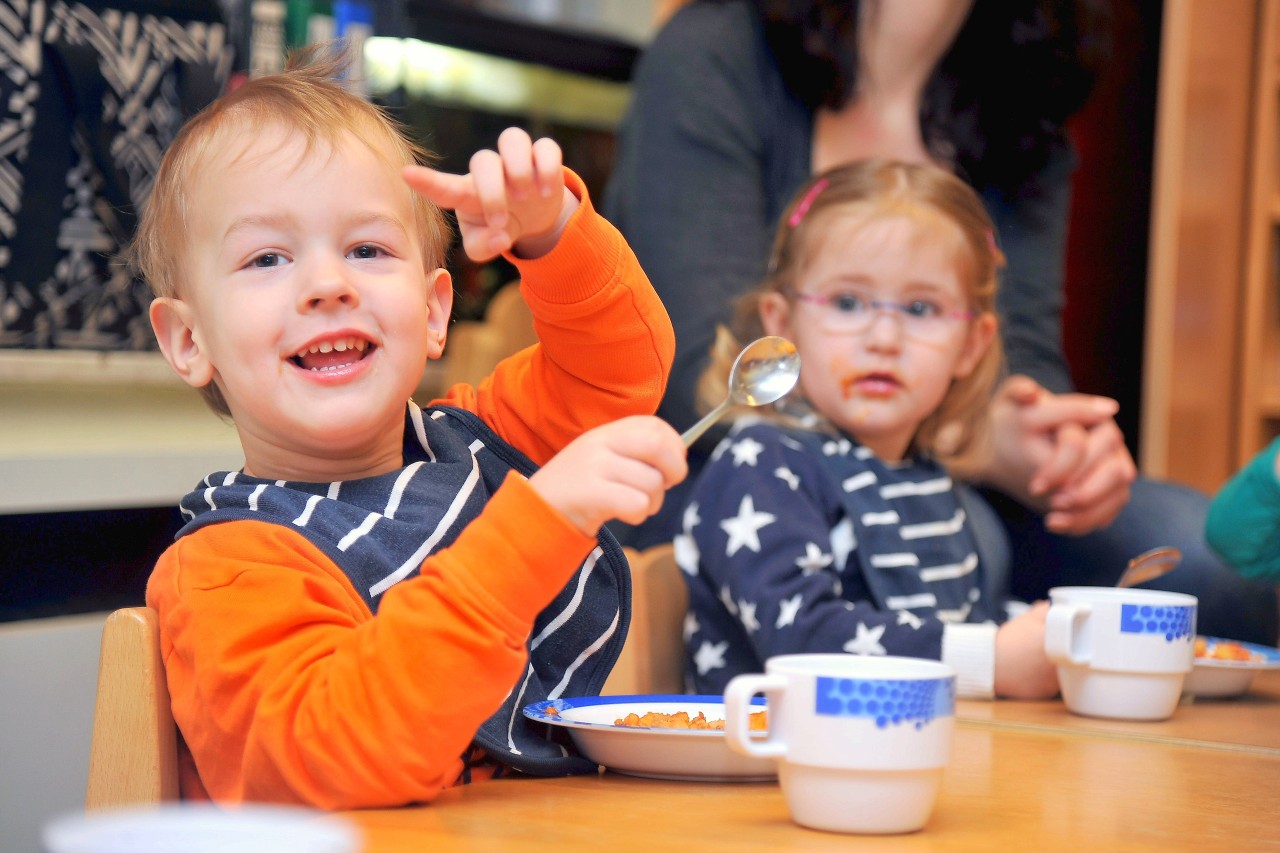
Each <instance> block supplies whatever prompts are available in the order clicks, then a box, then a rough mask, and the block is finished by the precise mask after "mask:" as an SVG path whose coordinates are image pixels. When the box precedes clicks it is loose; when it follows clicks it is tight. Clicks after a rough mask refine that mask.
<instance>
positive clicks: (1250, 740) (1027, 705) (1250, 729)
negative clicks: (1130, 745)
mask: <svg viewBox="0 0 1280 853" xmlns="http://www.w3.org/2000/svg"><path fill="white" fill-rule="evenodd" d="M956 716H957V718H959V719H961V720H964V721H967V722H972V723H980V724H985V725H991V726H998V727H1002V728H1012V729H1025V730H1045V729H1047V730H1050V731H1059V732H1072V733H1075V734H1086V735H1093V736H1098V737H1113V738H1116V737H1119V738H1124V739H1127V740H1145V741H1153V742H1176V743H1181V744H1185V745H1198V746H1203V747H1210V748H1219V749H1232V750H1239V751H1249V752H1259V753H1262V754H1271V755H1280V670H1276V669H1270V670H1263V671H1261V672H1259V673H1258V674H1257V676H1255V677H1254V680H1253V685H1252V686H1251V687H1250V689H1249V691H1248V692H1247V693H1245V694H1244V695H1243V696H1239V697H1236V698H1232V699H1203V698H1197V699H1194V700H1190V701H1187V700H1184V704H1182V705H1180V706H1178V709H1177V710H1176V711H1174V713H1173V716H1172V717H1170V718H1169V719H1168V720H1160V721H1158V722H1132V721H1128V720H1104V719H1100V718H1094V717H1081V716H1077V715H1076V714H1072V713H1071V712H1070V711H1068V710H1067V709H1066V707H1065V706H1064V705H1063V704H1062V700H1061V699H1058V700H1054V701H1052V702H1012V701H1000V702H978V701H964V700H961V701H960V702H957V703H956ZM1276 781H1277V795H1276V803H1277V806H1276V809H1277V811H1276V814H1277V816H1278V817H1277V827H1278V829H1277V834H1278V835H1280V779H1278V780H1276Z"/></svg>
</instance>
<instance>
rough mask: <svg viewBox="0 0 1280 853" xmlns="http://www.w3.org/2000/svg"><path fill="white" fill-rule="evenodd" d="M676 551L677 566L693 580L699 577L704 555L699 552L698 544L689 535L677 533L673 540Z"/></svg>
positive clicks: (672, 543)
mask: <svg viewBox="0 0 1280 853" xmlns="http://www.w3.org/2000/svg"><path fill="white" fill-rule="evenodd" d="M671 545H672V547H673V549H674V550H675V557H676V565H677V566H679V567H680V570H681V571H682V572H684V573H685V574H686V575H688V576H689V577H691V578H696V577H697V576H698V561H699V560H700V559H701V557H702V553H701V552H700V551H699V550H698V542H697V540H696V539H694V538H693V537H692V536H690V535H689V534H688V533H677V534H676V535H675V537H674V538H672V540H671Z"/></svg>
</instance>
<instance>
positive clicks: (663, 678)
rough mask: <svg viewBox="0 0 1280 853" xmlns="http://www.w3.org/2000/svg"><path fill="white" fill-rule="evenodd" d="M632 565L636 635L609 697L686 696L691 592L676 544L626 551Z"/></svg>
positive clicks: (630, 637)
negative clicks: (678, 560) (686, 637)
mask: <svg viewBox="0 0 1280 853" xmlns="http://www.w3.org/2000/svg"><path fill="white" fill-rule="evenodd" d="M623 550H624V551H625V552H626V555H627V560H628V562H630V564H631V630H630V632H629V633H628V634H627V642H626V645H624V646H623V648H622V654H621V655H619V657H618V662H617V663H616V664H615V665H614V667H613V672H612V673H610V675H609V679H608V680H607V681H606V682H605V685H604V689H603V690H602V691H601V693H602V694H603V695H609V696H619V695H625V694H632V693H643V694H654V693H660V694H665V693H684V692H686V691H685V687H684V617H685V610H686V609H687V608H688V604H689V591H688V589H687V588H686V587H685V585H684V579H683V578H681V577H680V567H679V566H677V565H676V556H675V548H674V547H673V546H672V545H671V544H670V543H664V544H662V545H654V546H652V547H650V548H646V549H645V550H644V551H636V550H634V549H632V548H624V549H623Z"/></svg>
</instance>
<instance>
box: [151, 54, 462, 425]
mask: <svg viewBox="0 0 1280 853" xmlns="http://www.w3.org/2000/svg"><path fill="white" fill-rule="evenodd" d="M349 64H350V63H349V57H348V55H347V54H346V52H345V51H344V50H341V49H339V48H338V47H337V45H335V44H319V45H313V46H311V47H310V48H308V49H306V50H302V51H298V52H296V53H294V54H292V55H290V57H289V61H288V64H287V67H286V69H285V71H284V72H282V73H280V74H273V75H270V76H266V77H258V78H255V79H252V80H249V81H247V82H246V83H244V84H243V85H242V86H240V87H239V88H237V89H235V90H234V91H232V92H229V93H227V94H225V95H223V96H221V97H220V98H218V99H217V100H216V101H214V102H213V103H211V104H210V105H209V106H207V107H206V108H205V109H204V110H202V111H201V112H200V113H198V114H197V115H196V116H195V117H194V118H192V119H191V120H190V121H188V122H187V123H186V124H185V125H184V126H183V127H182V129H181V130H180V131H179V132H178V135H177V137H176V138H175V139H174V141H173V143H172V144H171V145H170V146H169V148H168V150H166V151H165V155H164V159H163V160H162V161H161V163H160V169H159V171H158V172H157V173H156V180H155V185H154V186H153V187H152V190H151V194H150V196H149V197H148V199H147V201H146V203H145V204H144V205H143V209H142V216H141V218H140V220H139V223H138V231H137V234H136V235H135V236H134V239H133V242H132V244H131V246H130V248H129V261H130V263H131V264H132V265H133V266H134V268H135V269H137V271H138V272H139V274H140V275H141V276H142V277H143V278H145V279H146V280H147V283H148V284H149V285H150V287H151V291H152V293H154V294H155V296H157V297H179V298H180V297H181V296H182V295H183V294H182V286H181V285H182V279H183V272H182V261H183V256H184V254H185V252H186V249H187V242H186V233H187V229H188V227H189V221H188V213H189V211H190V210H191V208H192V205H193V204H194V203H196V202H195V201H194V200H193V199H192V198H191V195H190V187H191V184H192V182H193V180H194V178H195V176H196V175H197V173H198V172H199V170H200V169H201V168H203V167H204V166H205V164H206V163H207V162H208V160H209V158H210V155H211V154H212V153H213V152H214V150H215V149H216V147H217V146H218V145H220V144H225V142H226V141H228V140H230V139H237V140H244V141H245V145H246V147H247V145H248V142H249V141H250V140H252V139H253V138H254V136H255V135H256V134H257V133H258V132H261V131H262V130H263V129H264V128H266V127H269V126H272V125H277V126H278V125H283V126H284V127H286V128H287V129H289V130H291V131H296V132H298V133H300V134H302V135H303V137H304V139H305V142H306V148H305V150H306V151H307V152H308V153H310V151H311V150H312V149H313V147H314V146H315V145H316V144H317V143H327V144H329V145H331V146H332V145H334V144H336V143H337V142H339V141H340V139H341V138H342V136H343V135H344V134H348V133H349V134H351V135H352V136H354V137H355V138H356V139H358V140H360V142H362V143H364V144H365V145H366V146H368V148H369V149H370V150H371V151H373V152H374V153H375V154H376V155H378V156H379V157H381V158H383V159H385V160H386V161H387V162H388V165H390V166H393V167H400V166H409V165H426V164H428V163H429V162H430V161H431V157H430V155H429V154H428V153H427V152H426V151H425V150H424V149H423V148H422V147H420V146H419V145H417V144H416V143H414V142H413V141H412V140H411V139H410V138H409V136H408V135H407V133H406V131H405V129H404V127H403V126H402V125H401V124H400V123H399V122H397V121H396V120H395V119H393V118H392V117H391V116H389V115H387V114H386V113H385V112H384V111H383V110H382V109H380V108H379V107H377V106H375V105H374V104H372V103H370V102H369V101H366V100H365V99H364V98H362V97H360V96H359V95H356V94H354V93H353V92H351V91H349V90H348V89H347V88H345V86H344V85H343V84H342V83H341V82H339V78H341V76H342V75H343V74H344V73H345V71H346V70H347V68H348V67H349ZM404 192H405V193H406V194H408V195H409V196H410V198H411V200H412V204H413V211H414V220H415V225H416V226H417V230H418V235H419V239H420V241H421V246H422V253H423V258H424V263H425V265H426V267H427V269H428V270H431V269H436V268H439V267H443V266H444V264H445V257H446V253H447V252H448V249H449V244H450V241H451V239H452V234H451V231H450V228H449V224H448V220H447V219H446V218H445V216H444V214H443V213H441V211H440V209H439V208H437V207H436V206H435V205H433V204H431V202H429V201H427V200H426V199H425V198H423V197H422V196H421V195H419V194H418V193H415V192H413V190H411V189H410V188H409V186H408V185H407V184H406V185H405V186H404ZM200 390H201V393H202V394H203V395H204V397H205V401H206V402H208V404H209V405H210V407H212V408H213V410H214V411H216V412H218V413H219V414H222V415H230V410H229V409H228V408H227V404H226V401H225V400H224V399H223V398H222V394H221V392H220V391H219V390H218V388H217V386H216V385H215V384H214V383H212V382H210V383H209V384H208V385H206V386H205V387H204V388H202V389H200Z"/></svg>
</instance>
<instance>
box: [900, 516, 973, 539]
mask: <svg viewBox="0 0 1280 853" xmlns="http://www.w3.org/2000/svg"><path fill="white" fill-rule="evenodd" d="M964 518H965V516H964V510H962V509H958V510H956V514H955V515H953V516H951V518H949V519H944V520H942V521H929V522H925V523H923V524H904V525H902V527H901V528H899V530H898V532H899V533H900V534H901V535H902V538H903V539H928V538H931V537H934V536H954V535H955V534H956V533H959V532H960V530H961V529H962V528H963V527H964Z"/></svg>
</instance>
